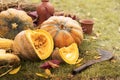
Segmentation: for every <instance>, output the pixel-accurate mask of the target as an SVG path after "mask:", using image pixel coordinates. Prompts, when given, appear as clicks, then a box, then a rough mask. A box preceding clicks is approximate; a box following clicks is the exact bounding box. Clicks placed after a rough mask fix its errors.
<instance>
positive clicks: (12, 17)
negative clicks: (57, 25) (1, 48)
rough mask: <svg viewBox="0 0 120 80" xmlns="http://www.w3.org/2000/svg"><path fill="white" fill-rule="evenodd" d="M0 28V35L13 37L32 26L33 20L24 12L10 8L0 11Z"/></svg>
mask: <svg viewBox="0 0 120 80" xmlns="http://www.w3.org/2000/svg"><path fill="white" fill-rule="evenodd" d="M0 28H1V29H0V33H1V34H0V37H5V38H9V39H14V37H15V36H16V35H17V34H18V33H19V32H20V31H22V30H24V29H30V28H33V21H32V18H31V17H30V16H28V15H27V14H26V12H24V11H22V10H16V9H12V8H10V9H8V10H6V11H2V12H1V13H0ZM3 28H6V29H3ZM2 30H4V31H2ZM3 32H6V33H3Z"/></svg>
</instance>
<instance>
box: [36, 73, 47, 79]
mask: <svg viewBox="0 0 120 80" xmlns="http://www.w3.org/2000/svg"><path fill="white" fill-rule="evenodd" d="M35 74H36V75H37V76H39V77H43V78H48V76H47V75H44V74H41V73H35Z"/></svg>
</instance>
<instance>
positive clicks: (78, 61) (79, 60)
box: [75, 58, 83, 64]
mask: <svg viewBox="0 0 120 80" xmlns="http://www.w3.org/2000/svg"><path fill="white" fill-rule="evenodd" d="M82 60H83V58H81V59H78V60H77V62H76V63H75V64H79V63H80V62H81V61H82Z"/></svg>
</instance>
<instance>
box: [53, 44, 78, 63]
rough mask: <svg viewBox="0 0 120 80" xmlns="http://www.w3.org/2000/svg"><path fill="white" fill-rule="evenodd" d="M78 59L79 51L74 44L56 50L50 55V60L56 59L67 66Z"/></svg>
mask: <svg viewBox="0 0 120 80" xmlns="http://www.w3.org/2000/svg"><path fill="white" fill-rule="evenodd" d="M78 58H79V50H78V46H77V44H76V43H72V44H71V45H69V46H68V47H62V48H56V49H55V50H54V51H53V53H52V59H58V60H60V61H61V62H63V61H64V62H66V63H68V64H75V63H76V61H77V60H78Z"/></svg>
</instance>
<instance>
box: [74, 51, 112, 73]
mask: <svg viewBox="0 0 120 80" xmlns="http://www.w3.org/2000/svg"><path fill="white" fill-rule="evenodd" d="M97 51H98V52H99V54H100V56H101V58H100V59H95V60H90V61H88V62H86V63H85V64H83V65H82V66H80V67H78V68H76V69H74V70H72V75H75V74H77V73H80V72H81V71H83V70H85V69H87V68H88V67H89V66H91V65H93V64H95V63H98V62H102V61H106V60H110V59H112V58H113V54H112V53H111V52H110V51H106V50H103V49H97Z"/></svg>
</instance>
